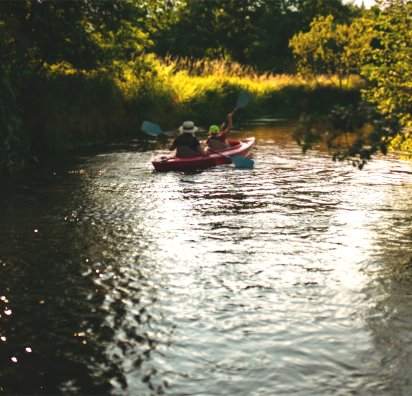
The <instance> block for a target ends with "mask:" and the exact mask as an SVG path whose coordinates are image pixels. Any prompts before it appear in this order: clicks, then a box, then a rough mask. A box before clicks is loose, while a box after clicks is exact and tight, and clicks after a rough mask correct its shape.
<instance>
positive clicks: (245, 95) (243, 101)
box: [236, 91, 252, 109]
mask: <svg viewBox="0 0 412 396" xmlns="http://www.w3.org/2000/svg"><path fill="white" fill-rule="evenodd" d="M250 99H252V95H251V94H250V92H248V91H242V92H241V94H240V95H239V98H238V99H237V102H236V109H243V108H244V107H246V106H247V104H248V103H249V102H250Z"/></svg>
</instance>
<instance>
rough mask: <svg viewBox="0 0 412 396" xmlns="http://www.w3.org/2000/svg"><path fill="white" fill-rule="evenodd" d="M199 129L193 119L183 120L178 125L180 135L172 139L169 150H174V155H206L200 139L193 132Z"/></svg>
mask: <svg viewBox="0 0 412 396" xmlns="http://www.w3.org/2000/svg"><path fill="white" fill-rule="evenodd" d="M198 130H199V128H198V127H197V126H195V123H194V122H193V121H185V122H184V123H183V124H182V125H181V126H180V127H179V132H180V135H179V136H178V137H177V138H176V139H175V140H174V141H173V143H172V145H171V146H170V150H176V157H189V156H192V155H196V154H197V155H199V154H200V155H206V153H205V152H204V150H203V148H202V146H201V144H200V141H199V139H198V138H197V137H195V136H194V135H193V134H194V133H196V132H197V131H198Z"/></svg>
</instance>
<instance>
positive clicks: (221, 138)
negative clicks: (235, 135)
mask: <svg viewBox="0 0 412 396" xmlns="http://www.w3.org/2000/svg"><path fill="white" fill-rule="evenodd" d="M232 119H233V112H232V113H229V114H228V115H227V117H226V122H224V123H223V124H222V125H221V126H220V127H218V126H217V125H211V126H210V127H209V136H208V137H207V140H206V146H207V147H208V148H209V149H211V150H212V151H213V150H220V149H222V148H226V147H228V146H229V145H228V144H227V143H226V139H227V138H228V136H229V133H230V131H231V129H232V125H233V120H232Z"/></svg>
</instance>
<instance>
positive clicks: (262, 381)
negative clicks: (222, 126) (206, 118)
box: [0, 123, 412, 395]
mask: <svg viewBox="0 0 412 396" xmlns="http://www.w3.org/2000/svg"><path fill="white" fill-rule="evenodd" d="M236 133H237V134H238V135H239V136H242V135H254V136H256V138H257V147H256V149H255V151H254V160H255V168H254V169H253V170H239V169H235V168H234V167H233V166H232V165H224V166H220V167H217V168H214V169H210V170H206V171H202V172H198V173H193V174H182V173H164V174H156V173H153V171H152V167H151V164H150V160H151V158H152V156H153V155H154V153H160V152H161V151H162V148H161V147H160V146H159V144H157V145H156V143H155V142H148V143H146V145H145V146H143V144H142V143H139V141H134V142H131V143H130V144H124V145H116V146H113V147H111V149H110V150H108V151H105V152H103V153H98V154H92V155H85V156H82V157H79V158H77V159H76V160H73V161H72V162H70V163H65V164H61V165H59V166H58V167H55V168H49V169H45V168H43V169H39V170H36V171H33V172H32V173H31V174H30V175H26V176H21V177H19V178H17V179H15V180H13V181H10V182H7V183H3V184H2V185H1V192H0V208H1V212H0V215H1V217H0V394H113V395H160V394H165V395H349V394H352V395H410V394H411V393H412V200H411V197H412V165H411V163H408V162H404V161H401V160H398V159H396V158H385V159H377V160H375V161H374V162H372V163H371V164H369V165H368V166H367V167H366V168H365V170H363V171H358V170H356V169H355V168H352V167H351V166H350V165H347V164H336V163H333V162H332V161H331V159H330V158H329V156H328V155H327V153H325V152H323V151H322V150H317V151H313V152H311V153H310V154H308V155H302V153H301V151H300V148H299V147H297V145H296V144H295V143H294V142H293V141H292V139H291V138H290V133H291V127H290V126H288V125H282V124H281V123H278V124H274V125H257V124H255V125H251V126H248V127H247V128H246V129H245V130H244V131H239V132H236Z"/></svg>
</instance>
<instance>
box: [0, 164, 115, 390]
mask: <svg viewBox="0 0 412 396" xmlns="http://www.w3.org/2000/svg"><path fill="white" fill-rule="evenodd" d="M79 174H80V173H76V174H75V175H74V174H71V173H70V174H66V173H65V175H62V174H60V175H53V174H52V173H51V172H50V175H47V176H45V175H42V176H40V175H36V176H34V177H33V178H30V179H29V176H28V178H27V180H20V181H19V183H18V184H16V185H15V186H9V188H7V189H5V190H3V192H2V195H1V196H0V206H1V207H2V216H1V220H0V221H1V227H0V260H1V265H0V297H1V300H0V311H1V312H0V337H3V338H2V340H1V341H0V387H1V390H2V391H3V392H6V393H12V394H33V393H35V394H37V393H46V394H58V393H61V392H63V393H65V392H72V393H73V392H74V393H94V394H96V393H107V392H108V391H109V390H110V387H111V386H110V384H109V383H108V382H107V381H106V380H105V376H107V372H108V371H110V370H112V369H111V367H110V364H109V362H108V361H107V357H106V356H105V350H104V343H105V342H107V340H110V338H111V337H112V333H113V332H112V330H111V329H108V328H104V327H103V322H104V318H105V315H106V312H104V311H103V310H102V309H101V305H102V303H103V300H104V297H105V290H104V288H103V287H101V286H99V285H97V284H96V283H95V281H94V280H95V278H96V276H97V275H96V273H91V272H90V271H89V268H90V265H91V263H90V262H89V260H88V257H87V255H86V252H87V250H88V248H89V242H90V239H89V238H88V235H87V234H86V233H84V231H85V229H84V224H83V223H82V221H81V220H82V219H81V210H79V209H78V208H80V207H81V205H82V204H84V201H83V198H84V197H83V196H82V186H81V184H80V179H79V178H78V177H79ZM80 197H81V199H80V200H79V198H80ZM79 212H80V213H79ZM6 307H7V308H8V309H9V310H10V311H11V312H12V313H11V314H10V315H4V314H3V309H6ZM117 375H119V374H117Z"/></svg>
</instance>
